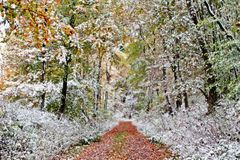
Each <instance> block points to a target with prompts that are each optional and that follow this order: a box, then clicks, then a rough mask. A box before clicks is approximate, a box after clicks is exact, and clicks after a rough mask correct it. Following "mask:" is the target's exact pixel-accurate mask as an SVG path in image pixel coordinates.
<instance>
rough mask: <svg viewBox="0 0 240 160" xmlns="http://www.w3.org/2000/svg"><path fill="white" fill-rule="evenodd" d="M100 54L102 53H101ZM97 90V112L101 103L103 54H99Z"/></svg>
mask: <svg viewBox="0 0 240 160" xmlns="http://www.w3.org/2000/svg"><path fill="white" fill-rule="evenodd" d="M99 54H100V53H99ZM97 69H98V70H97V91H96V93H95V101H96V103H95V112H96V111H98V109H99V106H100V104H101V69H102V56H99V62H98V68H97Z"/></svg>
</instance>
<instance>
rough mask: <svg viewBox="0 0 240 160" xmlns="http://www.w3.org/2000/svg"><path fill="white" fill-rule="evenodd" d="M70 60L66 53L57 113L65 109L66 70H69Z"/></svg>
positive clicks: (61, 112)
mask: <svg viewBox="0 0 240 160" xmlns="http://www.w3.org/2000/svg"><path fill="white" fill-rule="evenodd" d="M70 61H71V57H70V55H69V54H68V55H67V56H66V63H65V64H64V75H63V84H62V91H61V105H60V108H59V113H60V114H63V113H64V111H65V109H66V99H67V84H68V74H69V73H68V72H69V66H68V64H69V62H70Z"/></svg>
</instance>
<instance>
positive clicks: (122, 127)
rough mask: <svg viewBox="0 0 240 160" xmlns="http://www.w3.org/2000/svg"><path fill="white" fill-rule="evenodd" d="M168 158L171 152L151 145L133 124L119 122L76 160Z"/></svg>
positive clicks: (152, 159)
mask: <svg viewBox="0 0 240 160" xmlns="http://www.w3.org/2000/svg"><path fill="white" fill-rule="evenodd" d="M168 156H170V152H168V151H165V150H161V149H159V148H157V147H156V146H155V145H153V144H151V143H150V142H149V141H148V140H147V139H146V138H145V137H144V135H143V134H141V133H139V132H138V131H137V129H136V127H135V126H133V125H132V123H131V122H119V124H118V125H117V126H116V127H114V128H113V129H112V130H111V131H109V132H107V133H106V134H104V135H103V136H102V137H101V141H100V142H96V143H93V144H92V145H90V146H89V147H87V148H86V149H85V150H84V151H83V152H82V153H81V154H80V155H79V156H78V157H77V158H76V160H162V159H164V158H166V157H168Z"/></svg>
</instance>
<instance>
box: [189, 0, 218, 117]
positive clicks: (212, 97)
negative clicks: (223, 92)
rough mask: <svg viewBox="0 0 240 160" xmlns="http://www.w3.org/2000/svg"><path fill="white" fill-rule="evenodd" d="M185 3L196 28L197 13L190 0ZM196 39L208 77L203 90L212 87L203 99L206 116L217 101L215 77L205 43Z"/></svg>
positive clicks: (200, 38)
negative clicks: (205, 105) (205, 101)
mask: <svg viewBox="0 0 240 160" xmlns="http://www.w3.org/2000/svg"><path fill="white" fill-rule="evenodd" d="M186 3H187V7H188V10H189V14H190V16H191V18H192V20H193V22H194V24H195V25H196V26H198V22H199V20H198V17H197V13H196V10H195V9H194V6H193V5H192V1H191V0H186ZM201 20H203V17H201ZM197 37H198V43H199V45H200V48H201V51H202V59H203V61H204V63H205V68H204V70H205V72H206V76H207V77H208V78H207V80H206V82H205V88H207V87H208V86H212V87H211V88H210V89H209V91H208V93H206V92H205V94H204V95H205V97H206V100H207V103H208V112H207V114H211V113H212V112H213V111H214V106H215V105H216V103H217V101H218V93H217V87H216V86H214V83H215V82H216V77H215V76H214V75H213V71H212V64H211V63H210V62H209V56H208V49H207V47H206V44H205V41H204V39H203V38H202V35H199V34H198V35H197Z"/></svg>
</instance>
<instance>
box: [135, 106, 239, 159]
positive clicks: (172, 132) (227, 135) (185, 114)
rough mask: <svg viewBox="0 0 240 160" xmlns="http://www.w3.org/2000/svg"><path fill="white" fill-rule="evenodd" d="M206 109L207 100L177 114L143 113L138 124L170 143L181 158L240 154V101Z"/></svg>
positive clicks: (237, 155) (153, 136) (155, 137)
mask: <svg viewBox="0 0 240 160" xmlns="http://www.w3.org/2000/svg"><path fill="white" fill-rule="evenodd" d="M206 112H207V107H206V104H200V103H198V104H195V105H194V106H192V108H190V109H189V110H185V109H182V110H180V111H178V112H177V113H176V114H175V115H174V116H170V115H169V114H161V113H158V112H156V111H154V113H153V112H152V113H149V114H144V113H143V114H142V115H140V117H139V118H137V119H136V125H137V127H138V128H139V130H140V131H142V132H143V133H145V134H146V135H148V136H150V137H152V138H154V139H155V140H157V141H161V142H163V143H165V144H167V145H169V146H170V148H171V149H172V150H173V152H175V153H176V154H178V155H179V156H180V159H184V160H185V159H189V160H192V159H207V160H235V159H238V158H240V142H239V138H240V137H239V133H240V123H239V122H240V121H239V113H240V104H239V103H238V104H235V105H234V104H231V103H222V105H221V106H219V107H217V108H216V113H215V114H213V115H206V114H205V113H206Z"/></svg>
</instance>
